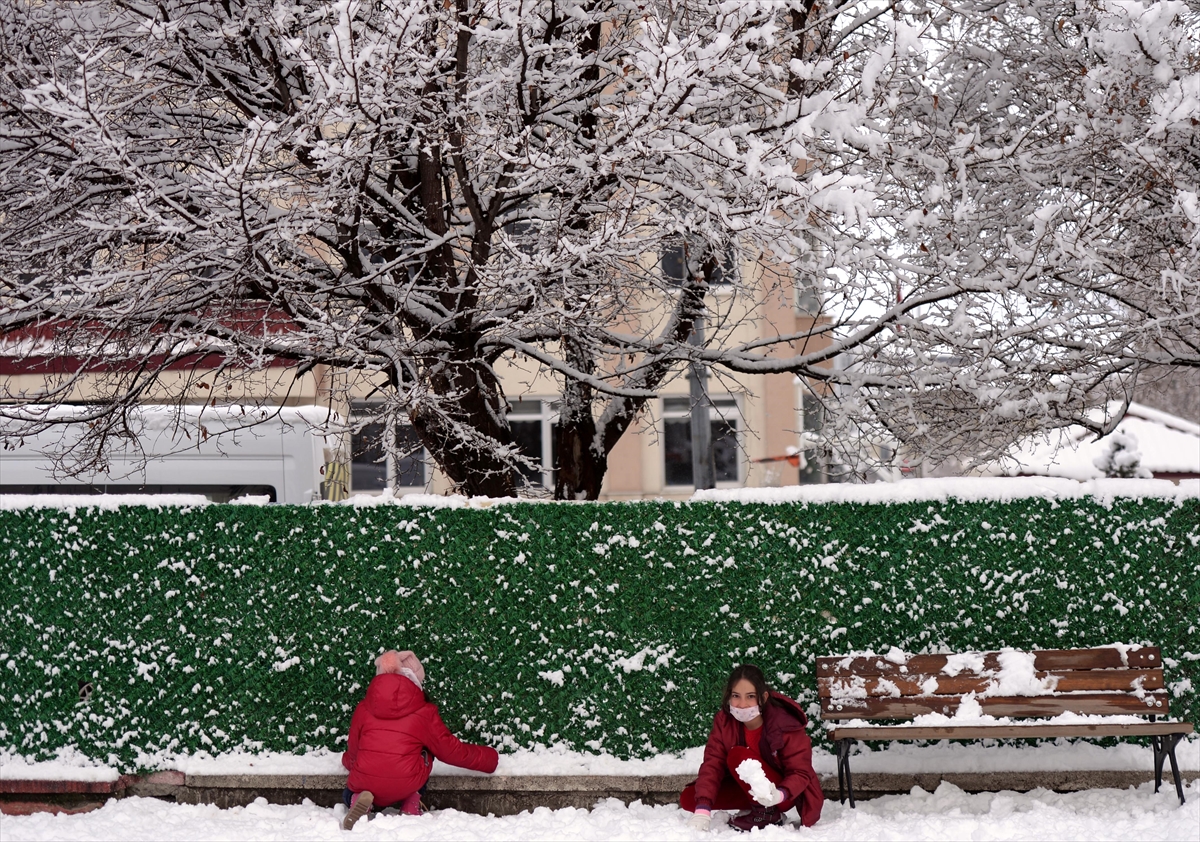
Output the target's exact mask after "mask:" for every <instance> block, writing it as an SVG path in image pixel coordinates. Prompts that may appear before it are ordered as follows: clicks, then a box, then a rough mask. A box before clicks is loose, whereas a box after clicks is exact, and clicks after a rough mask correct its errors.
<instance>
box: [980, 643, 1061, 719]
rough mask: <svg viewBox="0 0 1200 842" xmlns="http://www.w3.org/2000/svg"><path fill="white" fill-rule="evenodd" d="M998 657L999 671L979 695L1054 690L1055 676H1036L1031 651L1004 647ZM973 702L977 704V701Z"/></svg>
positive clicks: (1043, 693) (1009, 694) (1055, 684)
mask: <svg viewBox="0 0 1200 842" xmlns="http://www.w3.org/2000/svg"><path fill="white" fill-rule="evenodd" d="M998 658H999V660H1000V671H999V672H998V673H996V675H995V677H994V678H993V679H992V681H991V682H990V683H989V684H988V688H987V689H986V690H984V691H983V692H982V693H980V694H979V695H981V696H1044V695H1045V694H1047V693H1052V692H1054V688H1055V687H1056V686H1057V685H1058V677H1057V676H1053V675H1048V676H1046V677H1045V678H1038V676H1037V668H1036V667H1035V666H1034V664H1033V653H1032V652H1021V651H1019V650H1016V649H1010V648H1005V649H1001V650H1000V654H999V656H998ZM964 701H965V700H964ZM975 704H976V706H978V702H976V703H975Z"/></svg>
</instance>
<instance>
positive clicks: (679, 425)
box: [663, 418, 692, 485]
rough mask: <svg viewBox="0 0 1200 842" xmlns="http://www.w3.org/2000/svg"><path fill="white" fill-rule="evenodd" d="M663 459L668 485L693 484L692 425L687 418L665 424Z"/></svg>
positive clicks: (675, 419)
mask: <svg viewBox="0 0 1200 842" xmlns="http://www.w3.org/2000/svg"><path fill="white" fill-rule="evenodd" d="M663 459H664V465H663V468H664V479H665V480H666V484H667V485H691V484H692V424H691V421H689V420H688V419H687V418H672V419H669V420H667V421H665V422H663Z"/></svg>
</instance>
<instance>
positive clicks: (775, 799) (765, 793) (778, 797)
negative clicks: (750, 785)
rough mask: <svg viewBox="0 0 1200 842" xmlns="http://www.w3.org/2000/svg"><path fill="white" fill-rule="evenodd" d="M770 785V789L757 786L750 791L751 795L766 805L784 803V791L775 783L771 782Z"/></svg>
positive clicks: (771, 805)
mask: <svg viewBox="0 0 1200 842" xmlns="http://www.w3.org/2000/svg"><path fill="white" fill-rule="evenodd" d="M769 786H770V789H766V788H765V787H764V788H762V789H760V788H758V787H755V788H754V789H752V790H751V791H750V795H752V796H753V797H754V800H755V801H757V802H758V803H759V804H761V805H763V806H764V807H774V806H775V805H776V804H782V803H783V801H784V796H783V793H782V792H780V791H779V788H778V787H776V786H775V785H774V784H769Z"/></svg>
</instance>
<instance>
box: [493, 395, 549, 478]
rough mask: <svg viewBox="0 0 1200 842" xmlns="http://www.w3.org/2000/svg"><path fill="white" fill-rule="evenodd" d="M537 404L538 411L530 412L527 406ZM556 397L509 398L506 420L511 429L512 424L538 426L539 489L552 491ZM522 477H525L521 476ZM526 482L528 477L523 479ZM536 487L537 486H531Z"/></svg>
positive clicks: (529, 396)
mask: <svg viewBox="0 0 1200 842" xmlns="http://www.w3.org/2000/svg"><path fill="white" fill-rule="evenodd" d="M533 403H537V404H538V405H539V406H538V410H537V411H536V412H533V411H531V409H530V408H529V406H528V405H529V404H533ZM558 404H559V399H558V397H544V396H539V395H522V396H521V397H519V398H509V399H508V405H509V411H508V413H507V416H506V417H507V419H508V423H509V426H510V427H511V426H512V424H513V422H518V423H520V422H526V423H528V422H531V421H536V422H538V423H539V424H540V430H539V433H540V435H541V450H542V455H541V463H542V471H541V473H542V482H541V487H542V488H544V489H546V490H548V491H553V490H554V482H555V476H554V457H555V450H556V447H555V445H556V441H555V437H556V435H557V427H558ZM522 476H525V475H524V474H522ZM525 478H526V479H527V480H528V479H530V478H529V477H527V476H526V477H525ZM533 487H535V488H536V487H537V486H533Z"/></svg>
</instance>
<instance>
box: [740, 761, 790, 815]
mask: <svg viewBox="0 0 1200 842" xmlns="http://www.w3.org/2000/svg"><path fill="white" fill-rule="evenodd" d="M737 774H738V777H739V778H741V779H742V780H743V781H745V782H746V783H748V784H749V785H750V797H751V798H753V799H754V800H755V801H757V802H758V803H759V804H761V805H763V806H764V807H774V806H775V805H776V804H779V803H780V802H781V801H783V793H782V792H780V791H779V790H778V789H776V788H775V784H773V783H771V782H770V781H769V780H767V773H766V772H764V771H763V767H762V764H761V763H759V762H758V761H757V760H743V761H742V762H741V763H739V764H738V767H737Z"/></svg>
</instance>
